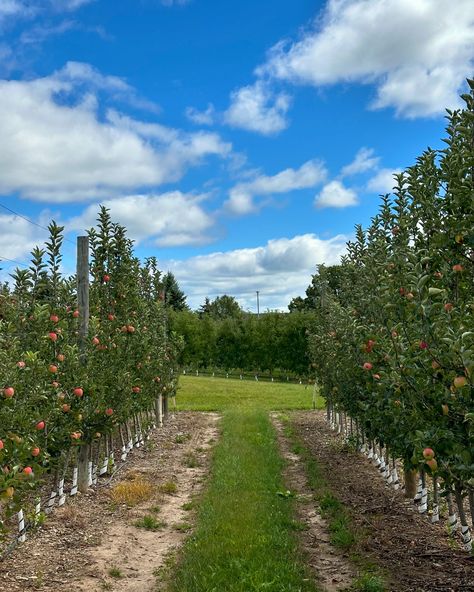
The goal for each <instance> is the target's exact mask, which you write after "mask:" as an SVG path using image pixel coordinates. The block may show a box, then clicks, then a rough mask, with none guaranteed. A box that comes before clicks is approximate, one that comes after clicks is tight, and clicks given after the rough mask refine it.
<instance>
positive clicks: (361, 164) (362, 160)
mask: <svg viewBox="0 0 474 592" xmlns="http://www.w3.org/2000/svg"><path fill="white" fill-rule="evenodd" d="M379 161H380V158H379V157H378V156H374V150H373V148H361V149H360V150H359V151H358V152H357V154H356V155H355V158H354V160H353V161H352V162H351V163H350V164H348V165H346V166H345V167H343V168H342V170H341V176H342V177H349V176H351V175H358V174H359V173H365V172H367V171H370V170H371V169H375V168H377V166H378V163H379Z"/></svg>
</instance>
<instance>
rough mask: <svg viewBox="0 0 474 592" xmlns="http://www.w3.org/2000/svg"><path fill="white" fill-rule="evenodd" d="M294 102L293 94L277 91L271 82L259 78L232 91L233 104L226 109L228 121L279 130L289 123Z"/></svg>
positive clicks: (254, 128)
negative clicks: (271, 87)
mask: <svg viewBox="0 0 474 592" xmlns="http://www.w3.org/2000/svg"><path fill="white" fill-rule="evenodd" d="M290 103H291V100H290V97H289V95H287V94H286V93H283V92H280V93H274V92H273V91H272V90H271V89H270V87H269V86H268V85H267V84H265V83H264V82H262V81H257V82H256V83H255V84H253V85H250V86H244V87H242V88H239V89H237V90H235V91H234V92H233V93H232V94H231V104H230V107H229V108H228V110H227V111H226V112H225V113H224V122H225V123H227V124H228V125H230V126H231V127H237V128H242V129H245V130H249V131H253V132H258V133H261V134H264V135H272V134H276V133H278V132H280V131H282V130H283V129H285V128H286V127H288V121H287V119H286V113H287V111H288V109H289V108H290Z"/></svg>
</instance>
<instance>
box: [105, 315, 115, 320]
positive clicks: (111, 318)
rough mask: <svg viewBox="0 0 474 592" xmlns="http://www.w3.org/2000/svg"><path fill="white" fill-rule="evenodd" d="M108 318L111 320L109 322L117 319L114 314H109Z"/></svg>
mask: <svg viewBox="0 0 474 592" xmlns="http://www.w3.org/2000/svg"><path fill="white" fill-rule="evenodd" d="M107 318H108V319H109V321H113V320H114V319H115V316H114V315H113V314H108V315H107Z"/></svg>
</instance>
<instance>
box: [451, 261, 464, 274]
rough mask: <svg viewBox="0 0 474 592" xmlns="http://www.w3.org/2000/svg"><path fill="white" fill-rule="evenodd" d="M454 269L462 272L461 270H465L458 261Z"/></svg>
mask: <svg viewBox="0 0 474 592" xmlns="http://www.w3.org/2000/svg"><path fill="white" fill-rule="evenodd" d="M453 271H455V272H456V273H461V271H464V267H463V266H462V265H461V264H460V263H456V265H453Z"/></svg>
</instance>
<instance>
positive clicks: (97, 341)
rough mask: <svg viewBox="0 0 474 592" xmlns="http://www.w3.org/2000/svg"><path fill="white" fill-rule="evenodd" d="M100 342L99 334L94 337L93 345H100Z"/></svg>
mask: <svg viewBox="0 0 474 592" xmlns="http://www.w3.org/2000/svg"><path fill="white" fill-rule="evenodd" d="M99 343H100V340H99V338H98V337H97V336H96V337H93V338H92V345H99Z"/></svg>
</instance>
